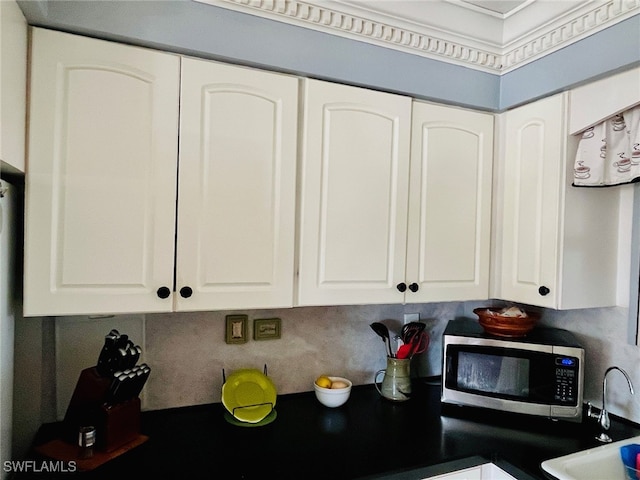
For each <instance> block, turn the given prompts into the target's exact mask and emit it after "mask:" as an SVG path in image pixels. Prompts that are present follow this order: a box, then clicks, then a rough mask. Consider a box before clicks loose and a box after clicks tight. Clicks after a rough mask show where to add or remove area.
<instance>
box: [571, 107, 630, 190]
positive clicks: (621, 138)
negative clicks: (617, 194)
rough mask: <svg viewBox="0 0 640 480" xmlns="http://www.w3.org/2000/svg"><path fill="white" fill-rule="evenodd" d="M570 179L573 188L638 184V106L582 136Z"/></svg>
mask: <svg viewBox="0 0 640 480" xmlns="http://www.w3.org/2000/svg"><path fill="white" fill-rule="evenodd" d="M573 177H574V178H573V185H574V186H576V187H607V186H613V185H622V184H625V183H631V182H637V181H640V105H638V106H636V107H634V108H632V109H630V110H627V111H625V112H622V113H620V114H618V115H615V116H614V117H611V118H609V119H607V120H605V121H604V122H602V123H600V124H598V125H595V126H593V127H591V128H588V129H587V130H585V131H584V132H583V133H582V138H581V139H580V143H579V145H578V152H577V153H576V159H575V166H574V174H573Z"/></svg>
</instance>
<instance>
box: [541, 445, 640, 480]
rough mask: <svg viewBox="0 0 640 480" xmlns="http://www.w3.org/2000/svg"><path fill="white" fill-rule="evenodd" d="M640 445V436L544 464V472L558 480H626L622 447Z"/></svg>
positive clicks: (554, 459)
mask: <svg viewBox="0 0 640 480" xmlns="http://www.w3.org/2000/svg"><path fill="white" fill-rule="evenodd" d="M631 443H640V436H639V437H633V438H628V439H626V440H621V441H619V442H613V443H609V444H607V445H602V446H601V447H595V448H590V449H588V450H583V451H581V452H576V453H572V454H571V455H565V456H564V457H558V458H553V459H551V460H545V461H544V462H542V465H541V467H542V470H544V471H545V472H546V473H548V474H549V475H552V476H554V477H555V478H557V479H558V480H603V479H605V478H606V479H607V480H625V479H626V478H627V476H626V475H625V471H624V467H623V465H622V460H621V459H620V447H622V446H624V445H629V444H631Z"/></svg>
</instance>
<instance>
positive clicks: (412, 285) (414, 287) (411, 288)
mask: <svg viewBox="0 0 640 480" xmlns="http://www.w3.org/2000/svg"><path fill="white" fill-rule="evenodd" d="M419 289H420V285H418V284H417V283H415V282H414V283H412V284H411V285H409V290H411V291H412V292H413V293H416V292H417V291H418V290H419Z"/></svg>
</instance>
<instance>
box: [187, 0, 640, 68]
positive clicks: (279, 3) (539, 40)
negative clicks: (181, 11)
mask: <svg viewBox="0 0 640 480" xmlns="http://www.w3.org/2000/svg"><path fill="white" fill-rule="evenodd" d="M194 1H196V2H200V3H206V4H210V5H215V6H218V7H222V8H227V9H231V10H236V11H240V12H243V13H248V14H251V15H256V16H260V17H265V18H269V19H272V20H277V21H281V22H284V23H288V24H292V25H297V26H302V27H305V28H311V29H314V30H318V31H322V32H325V33H329V34H332V35H339V36H342V37H347V38H350V39H353V40H358V41H362V42H367V43H371V44H374V45H379V46H383V47H386V48H391V49H395V50H400V51H403V52H407V53H411V54H414V55H419V56H422V57H426V58H430V59H435V60H439V61H444V62H447V63H452V64H456V65H461V66H464V67H468V68H473V69H476V70H481V71H485V72H489V73H493V74H504V73H507V72H509V71H512V70H515V69H516V68H519V67H522V66H523V65H526V64H527V63H529V62H532V61H534V60H537V59H539V58H541V57H543V56H545V55H548V54H550V53H553V52H554V51H556V50H559V49H561V48H564V47H566V46H568V45H570V44H572V43H574V42H577V41H578V40H581V39H583V38H585V37H588V36H590V35H593V34H594V33H597V32H598V31H600V30H603V29H605V28H607V27H610V26H612V25H614V24H616V23H618V22H621V21H622V20H625V19H627V18H630V17H632V16H633V15H636V14H638V13H640V0H587V1H585V2H582V3H581V4H579V5H578V6H577V7H575V8H573V9H570V10H569V11H567V12H565V13H564V14H562V15H560V16H559V17H558V18H554V19H552V20H548V21H543V22H542V23H541V24H539V25H536V26H535V27H534V28H530V29H529V30H527V31H526V32H524V33H523V34H522V35H520V36H518V37H517V38H513V39H510V40H509V41H508V42H507V43H506V44H501V43H496V42H490V41H487V40H486V39H479V38H473V36H469V35H466V34H463V33H459V32H456V31H453V30H449V29H447V28H440V27H434V26H429V25H425V24H423V23H418V22H412V21H408V20H407V19H404V18H401V17H399V16H394V15H385V14H380V13H379V12H375V11H372V10H371V9H367V8H362V9H358V8H354V7H353V3H354V2H351V3H348V2H344V3H341V2H340V1H326V0H310V1H306V2H305V1H300V0H194ZM449 1H450V0H449ZM531 2H533V0H530V2H527V3H528V4H531ZM450 3H453V2H450ZM457 3H458V4H459V3H460V2H457ZM428 8H431V5H429V7H428ZM523 10H524V9H523ZM485 13H486V12H485ZM478 15H480V14H478ZM494 17H495V15H494ZM499 17H501V20H502V21H507V17H508V15H501V16H499ZM453 20H456V19H455V18H453ZM494 21H495V18H494Z"/></svg>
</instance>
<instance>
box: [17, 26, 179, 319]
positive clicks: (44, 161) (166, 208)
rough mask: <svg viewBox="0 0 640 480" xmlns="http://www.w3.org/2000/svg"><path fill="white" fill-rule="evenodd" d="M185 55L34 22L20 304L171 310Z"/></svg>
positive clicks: (71, 310)
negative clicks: (167, 293) (167, 292)
mask: <svg viewBox="0 0 640 480" xmlns="http://www.w3.org/2000/svg"><path fill="white" fill-rule="evenodd" d="M179 62H180V59H179V57H177V56H174V55H169V54H164V53H158V52H155V51H151V50H146V49H141V48H134V47H129V46H123V45H118V44H114V43H110V42H105V41H100V40H94V39H89V38H84V37H79V36H73V35H68V34H64V33H58V32H53V31H48V30H41V29H34V30H33V39H32V66H31V93H30V95H31V98H30V105H31V110H30V138H29V159H28V169H27V175H26V218H25V224H26V225H25V236H26V238H25V283H24V288H25V291H24V311H25V315H67V314H75V313H85V314H86V313H117V312H139V311H170V310H171V298H170V297H169V298H159V296H158V295H156V291H157V290H158V289H159V288H161V287H167V288H168V289H170V288H171V287H172V284H173V256H174V229H175V204H176V171H177V163H176V162H177V146H178V145H177V144H178V142H177V131H178V94H179V80H180V79H179Z"/></svg>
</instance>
